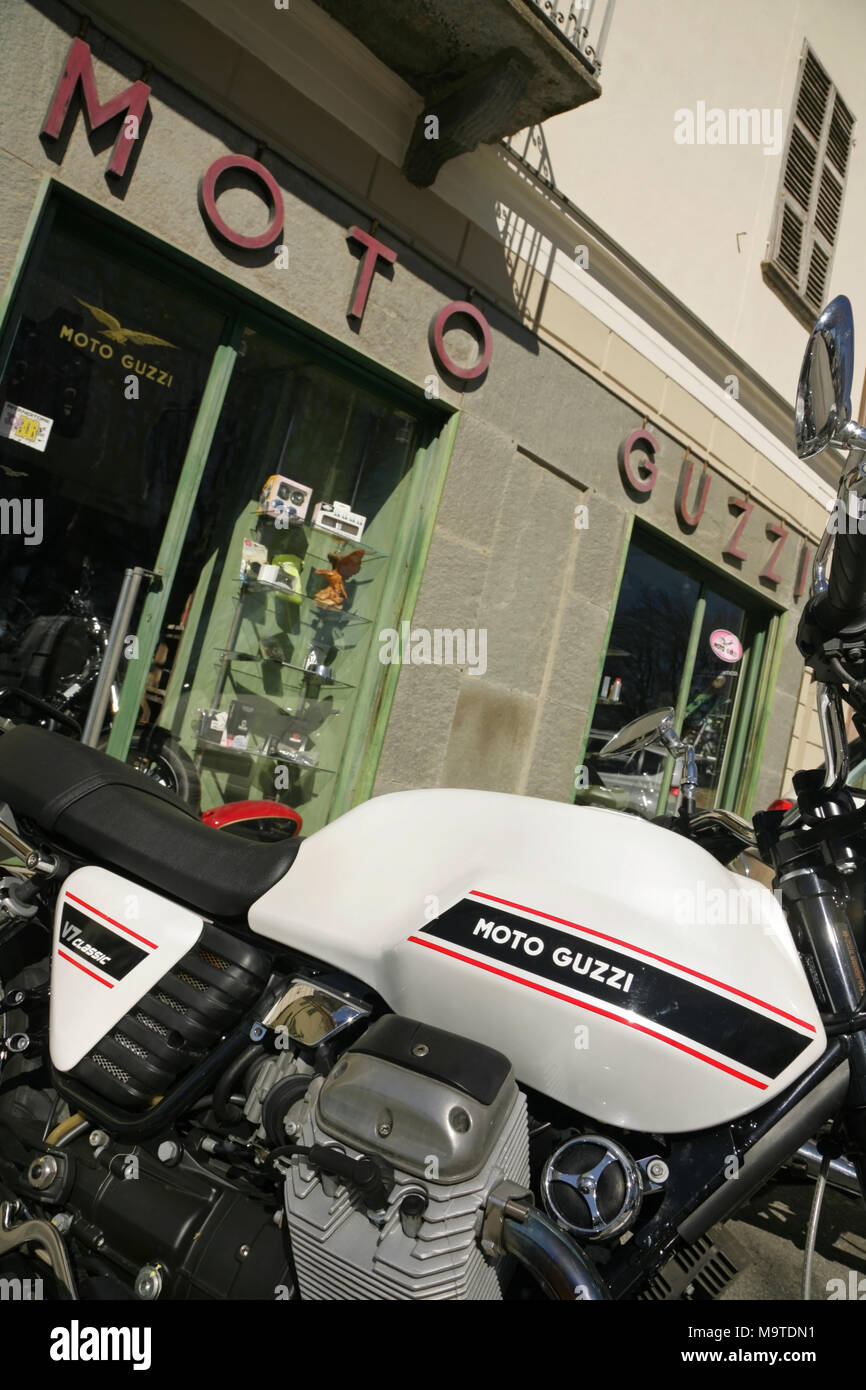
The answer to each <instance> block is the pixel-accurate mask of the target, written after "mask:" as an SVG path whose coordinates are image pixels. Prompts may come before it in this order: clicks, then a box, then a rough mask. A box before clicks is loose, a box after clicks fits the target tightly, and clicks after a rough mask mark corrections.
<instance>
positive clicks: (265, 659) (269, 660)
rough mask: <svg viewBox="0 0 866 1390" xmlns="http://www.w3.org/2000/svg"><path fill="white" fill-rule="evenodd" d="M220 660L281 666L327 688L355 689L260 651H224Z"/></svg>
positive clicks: (228, 662) (292, 662) (345, 682)
mask: <svg viewBox="0 0 866 1390" xmlns="http://www.w3.org/2000/svg"><path fill="white" fill-rule="evenodd" d="M221 660H222V661H224V662H226V663H227V664H230V663H231V662H233V661H243V662H247V661H252V662H258V663H259V664H260V665H262V666H282V667H284V668H285V669H286V670H288V671H297V672H298V674H299V675H301V676H304V677H305V678H306V679H307V680H309V681H315V682H316V684H317V685H326V686H327V687H328V689H329V690H355V689H357V687H356V686H354V685H350V684H349V682H348V681H339V680H335V679H334V677H333V676H332V677H331V679H330V680H328V679H327V677H325V676H320V675H317V673H316V672H315V671H311V670H308V668H307V667H306V666H298V664H297V663H296V662H294V661H284V660H283V659H282V658H281V657H278V656H265V655H264V653H262V654H261V655H259V656H254V655H253V654H252V653H251V652H232V651H224V652H223V653H222V657H221Z"/></svg>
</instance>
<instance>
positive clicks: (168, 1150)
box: [156, 1139, 181, 1165]
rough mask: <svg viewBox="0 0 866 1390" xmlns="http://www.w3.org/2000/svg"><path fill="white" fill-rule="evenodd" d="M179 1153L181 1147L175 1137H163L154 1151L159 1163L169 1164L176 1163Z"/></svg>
mask: <svg viewBox="0 0 866 1390" xmlns="http://www.w3.org/2000/svg"><path fill="white" fill-rule="evenodd" d="M180 1155H181V1147H180V1144H178V1142H177V1140H176V1139H163V1141H162V1143H161V1144H160V1145H159V1147H158V1149H157V1151H156V1156H157V1158H158V1159H159V1161H160V1163H166V1164H169V1165H171V1164H173V1163H177V1161H178V1159H179V1158H180Z"/></svg>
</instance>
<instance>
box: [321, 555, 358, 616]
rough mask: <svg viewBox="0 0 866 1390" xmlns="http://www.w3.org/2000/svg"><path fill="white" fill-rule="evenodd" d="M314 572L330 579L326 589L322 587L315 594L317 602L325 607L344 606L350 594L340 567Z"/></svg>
mask: <svg viewBox="0 0 866 1390" xmlns="http://www.w3.org/2000/svg"><path fill="white" fill-rule="evenodd" d="M329 558H330V557H329ZM314 573H315V574H321V575H322V576H323V577H324V578H325V579H327V581H328V582H327V584H326V585H325V587H324V589H320V590H319V592H318V593H317V594H314V595H313V597H314V599H315V600H316V603H320V604H321V605H322V607H323V608H342V606H343V604H344V603H345V602H346V599H347V598H348V597H349V596H348V594H347V593H346V586H345V585H344V583H343V576H342V575H341V573H340V571H339V570H338V569H332V570H315V571H314Z"/></svg>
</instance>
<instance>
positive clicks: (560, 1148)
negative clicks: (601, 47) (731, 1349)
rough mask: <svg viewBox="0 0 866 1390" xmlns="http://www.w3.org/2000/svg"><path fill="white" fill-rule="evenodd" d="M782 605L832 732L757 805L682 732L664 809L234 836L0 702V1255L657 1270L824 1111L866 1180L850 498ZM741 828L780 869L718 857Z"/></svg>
mask: <svg viewBox="0 0 866 1390" xmlns="http://www.w3.org/2000/svg"><path fill="white" fill-rule="evenodd" d="M852 371H853V326H852V322H851V314H850V305H849V304H848V302H847V300H844V299H837V300H835V301H834V302H833V303H832V304H831V305H830V306H829V307H828V308H827V309H826V310H825V312H824V313H823V314H822V315H821V317H820V318H819V320H818V322H817V324H816V326H815V329H814V331H813V333H812V335H811V338H810V340H809V345H808V349H807V353H806V357H805V360H804V365H803V370H802V373H801V377H800V383H799V390H798V399H797V413H796V436H797V449H798V453H799V454H800V456H801V457H811V456H813V455H814V454H816V453H818V452H820V451H821V450H823V449H826V448H828V447H830V446H831V445H841V446H845V447H847V448H848V449H849V450H850V453H849V459H848V464H847V467H846V470H845V472H844V475H843V478H842V481H841V483H840V497H841V498H842V499H843V502H844V504H845V508H846V511H847V514H848V515H850V516H854V517H859V514H860V511H861V498H862V497H863V495H864V493H866V465H864V460H866V430H863V429H862V428H861V427H860V426H858V425H856V424H855V423H854V422H853V421H852V418H851V408H850V390H851V380H852ZM831 545H832V546H833V553H832V566H829V567H828V562H829V559H830V558H831V557H830V547H831ZM797 640H798V645H799V649H800V651H801V653H802V655H803V657H804V659H805V661H806V663H807V665H808V666H809V667H810V668H811V669H812V670H813V671H814V673H815V675H816V677H817V679H818V682H819V685H818V709H819V715H820V722H821V731H822V736H823V740H824V749H825V764H824V767H823V768H821V769H819V770H818V771H811V772H809V771H806V772H800V773H798V774H797V777H796V778H795V790H796V797H797V801H796V806H794V807H792V808H791V809H789V810H783V809H778V810H772V811H766V812H760V813H758V814H756V815H755V817H754V820H753V822H752V823H749V822H748V821H746V820H744V819H742V818H741V817H738V816H736V815H734V814H732V813H730V812H727V811H724V810H703V811H698V810H697V809H696V797H695V791H696V783H697V772H696V764H695V754H694V750H693V749H691V751H690V750H689V749H688V748H685V752H684V770H683V779H682V784H681V787H680V795H679V798H678V802H677V813H676V815H675V816H672V817H668V818H666V820H665V823H663V824H655V823H650V822H647V821H644V820H641V819H639V818H637V817H634V816H630V815H623V814H620V813H618V812H616V811H611V810H607V809H603V808H600V807H597V806H592V805H584V806H579V807H577V808H576V809H575V808H574V807H572V806H570V805H566V804H563V803H554V802H547V801H542V800H536V799H532V798H518V797H515V796H510V795H504V794H499V793H488V792H482V791H474V790H440V789H435V790H428V791H407V792H398V793H394V794H391V795H387V796H381V797H375V798H373V799H372V800H369V801H367V802H365V803H363V804H362V805H359V806H357V807H355V808H354V809H353V810H351V811H349V812H348V813H347V814H346V815H344V816H342V817H340V818H339V819H337V820H336V821H334V822H333V823H331V824H329V825H328V826H326V827H325V828H324V829H322V830H319V831H317V832H316V833H315V834H312V835H310V836H309V837H308V838H307V839H304V840H297V839H295V840H289V841H284V842H277V843H272V844H252V843H245V842H243V841H242V840H239V839H234V840H233V839H231V837H227V838H225V839H223V840H217V839H215V837H214V831H213V829H212V828H211V827H209V826H206V825H203V824H201V822H200V821H199V820H198V819H197V818H196V817H195V815H194V814H193V813H192V812H191V811H190V809H189V807H188V806H186V805H185V804H184V803H183V802H182V801H180V800H179V799H178V798H177V797H175V796H173V795H172V794H171V793H170V792H169V791H168V790H167V789H165V788H163V787H160V786H159V784H158V783H156V782H154V781H151V780H148V779H144V778H141V777H139V776H137V774H136V773H135V772H134V771H133V770H132V769H129V768H126V767H124V766H123V765H121V764H119V763H117V762H114V761H112V760H110V759H107V758H105V757H103V756H102V755H101V754H100V753H98V752H96V751H94V750H93V749H90V748H87V747H84V746H82V745H81V744H78V743H74V742H72V741H70V740H68V739H64V738H62V737H59V736H58V735H57V734H54V733H51V732H48V731H46V730H44V729H39V728H33V727H20V728H15V729H13V730H12V731H11V732H9V733H8V734H5V735H4V736H3V737H2V738H0V802H2V803H4V805H3V810H2V814H0V843H2V844H3V846H4V847H5V852H6V863H5V864H4V866H3V875H4V876H3V878H2V879H0V979H2V984H3V988H4V991H5V992H4V994H3V998H2V1001H0V1020H2V1025H0V1027H2V1033H3V1042H2V1054H0V1056H2V1072H0V1275H8V1276H12V1275H13V1274H16V1273H17V1274H19V1275H23V1274H28V1275H32V1274H33V1273H34V1271H36V1270H38V1272H39V1274H40V1276H41V1277H42V1278H43V1279H44V1281H45V1282H46V1284H50V1290H49V1292H50V1296H52V1297H54V1298H57V1299H73V1298H74V1299H79V1300H87V1299H93V1298H106V1297H108V1298H130V1297H134V1298H137V1299H139V1300H143V1301H152V1300H155V1299H168V1300H184V1299H192V1298H206V1299H236V1298H240V1299H253V1298H261V1299H269V1300H270V1299H289V1298H299V1299H308V1300H310V1299H358V1300H366V1299H389V1300H390V1299H394V1300H402V1299H419V1300H424V1299H455V1300H463V1299H484V1300H494V1299H500V1298H508V1299H516V1298H523V1297H532V1296H537V1297H539V1298H542V1297H548V1298H554V1299H559V1300H564V1301H583V1300H589V1301H597V1300H608V1299H633V1298H638V1297H653V1298H660V1297H665V1296H666V1294H665V1292H664V1290H665V1288H670V1287H671V1286H672V1283H673V1282H675V1281H672V1280H671V1279H670V1278H669V1277H668V1274H669V1271H670V1268H671V1266H672V1264H673V1263H674V1262H676V1261H677V1260H678V1259H682V1258H685V1259H686V1262H687V1263H688V1250H689V1247H691V1246H693V1245H694V1244H695V1243H696V1242H699V1241H701V1240H702V1239H703V1238H704V1236H705V1233H706V1232H707V1231H708V1230H709V1229H710V1228H711V1227H713V1226H714V1225H715V1223H717V1222H719V1221H722V1220H724V1219H725V1218H726V1217H728V1216H729V1215H730V1214H731V1213H732V1212H733V1211H734V1210H735V1209H736V1208H737V1207H738V1206H739V1205H740V1204H742V1203H743V1202H744V1201H745V1200H746V1198H747V1197H748V1196H749V1195H750V1194H751V1193H752V1192H754V1191H755V1190H756V1189H757V1188H759V1187H760V1186H762V1185H763V1184H764V1183H765V1182H766V1181H767V1180H768V1179H769V1177H770V1176H771V1175H772V1174H773V1173H774V1172H775V1171H776V1170H777V1169H778V1168H779V1167H780V1166H781V1165H782V1164H783V1163H785V1162H786V1161H788V1160H789V1159H790V1158H791V1157H792V1155H795V1154H796V1153H797V1151H798V1150H799V1149H800V1147H801V1146H803V1145H806V1144H807V1143H808V1142H809V1141H810V1140H811V1139H812V1138H813V1137H814V1136H816V1135H821V1137H820V1139H819V1140H818V1145H819V1152H820V1154H821V1157H820V1175H819V1176H820V1180H819V1182H818V1183H817V1184H816V1188H815V1195H816V1203H818V1201H819V1199H820V1195H821V1193H822V1192H823V1187H824V1180H825V1179H826V1176H827V1173H828V1172H829V1165H830V1162H831V1161H832V1159H833V1157H835V1156H839V1155H845V1156H846V1157H847V1159H848V1160H850V1162H851V1164H852V1165H853V1171H854V1172H855V1173H856V1175H857V1178H858V1180H859V1183H860V1186H861V1191H863V1190H864V1189H863V1180H864V1177H866V979H864V973H863V966H862V960H861V950H862V948H863V935H864V933H863V921H862V903H863V886H864V885H863V879H864V868H866V807H864V803H863V798H862V797H860V798H858V797H857V796H856V795H855V793H854V792H852V791H851V790H849V789H848V788H846V785H845V783H846V774H847V767H846V759H847V745H846V743H845V738H844V724H843V719H842V700H843V698H844V699H845V700H846V701H848V703H850V704H851V705H852V706H853V708H854V710H855V712H856V716H855V723H856V724H857V727H858V732H860V733H861V734H863V733H864V728H866V703H864V701H866V684H864V683H863V682H864V676H866V540H864V539H863V538H862V537H861V535H860V532H859V529H857V528H855V529H853V530H851V531H849V532H845V533H844V534H842V533H840V534H835V535H834V534H833V532H832V530H830V529H828V532H827V535H826V536H825V538H824V540H823V541H822V543H821V546H820V547H819V549H818V552H817V554H816V560H815V569H814V574H813V582H812V589H811V593H810V596H809V599H808V602H807V604H806V605H805V609H804V613H803V617H802V621H801V623H800V627H799V631H798V639H797ZM659 723H661V724H662V725H663V727H662V728H661V729H658V728H657V727H656V726H657V725H658V724H659ZM861 725H863V726H864V727H860V726H861ZM648 737H655V738H661V740H662V743H663V745H664V746H666V747H668V749H669V750H670V751H675V745H676V741H677V739H678V735H677V734H676V731H675V730H674V729H673V728H672V726H671V723H670V719H669V718H668V719H667V720H665V719H664V718H662V719H661V720H659V719H658V718H656V719H652V718H650V719H648V721H637V727H635V726H632V727H631V728H630V729H627V730H624V731H621V732H620V734H619V735H617V747H618V748H620V749H622V748H624V747H626V746H627V745H628V744H629V742H630V741H632V742H634V743H635V744H637V743H639V742H640V740H641V739H646V738H648ZM746 848H756V849H757V850H758V851H759V853H760V854H761V857H762V858H763V859H764V860H765V861H766V862H767V863H768V864H770V865H772V867H773V870H774V874H775V885H776V893H775V894H774V893H773V892H771V891H769V890H768V889H767V888H766V887H764V886H762V885H761V884H760V883H758V882H756V881H754V880H753V879H749V878H744V877H742V876H740V875H737V874H735V873H733V872H732V870H731V869H730V868H729V867H728V865H729V864H730V863H732V862H733V860H734V859H735V858H736V857H737V856H738V855H740V854H741V853H742V852H743V850H744V849H746ZM624 869H625V870H626V872H624ZM818 1215H819V1213H818V1210H817V1209H816V1210H815V1212H814V1213H813V1220H812V1221H810V1233H809V1237H808V1240H807V1245H806V1258H805V1267H806V1276H805V1280H804V1292H805V1294H806V1296H807V1297H808V1296H809V1294H810V1283H809V1269H810V1265H811V1252H812V1248H813V1243H814V1235H815V1230H816V1228H817V1221H818ZM666 1272H667V1273H666ZM46 1296H47V1295H46Z"/></svg>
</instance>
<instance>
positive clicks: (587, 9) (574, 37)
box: [526, 0, 616, 73]
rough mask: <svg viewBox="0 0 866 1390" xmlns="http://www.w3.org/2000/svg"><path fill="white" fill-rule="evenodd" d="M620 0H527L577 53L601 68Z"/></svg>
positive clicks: (597, 71)
mask: <svg viewBox="0 0 866 1390" xmlns="http://www.w3.org/2000/svg"><path fill="white" fill-rule="evenodd" d="M615 3H616V0H526V4H527V5H529V7H530V9H532V10H534V11H535V12H536V13H537V14H539V15H540V16H541V18H542V19H544V20H545V21H546V22H547V24H548V25H549V26H550V27H551V28H552V29H555V30H556V32H557V33H558V34H559V36H560V37H561V38H562V39H563V41H564V42H565V43H566V44H567V45H568V47H569V48H570V49H571V50H572V52H573V53H575V54H577V56H578V57H579V58H581V59H582V60H583V61H584V62H586V63H588V64H589V65H590V67H591V68H592V70H593V72H595V73H599V72H601V63H602V57H603V55H604V46H605V43H606V42H607V35H608V31H609V29H610V22H611V20H612V18H613V7H614V4H615Z"/></svg>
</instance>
